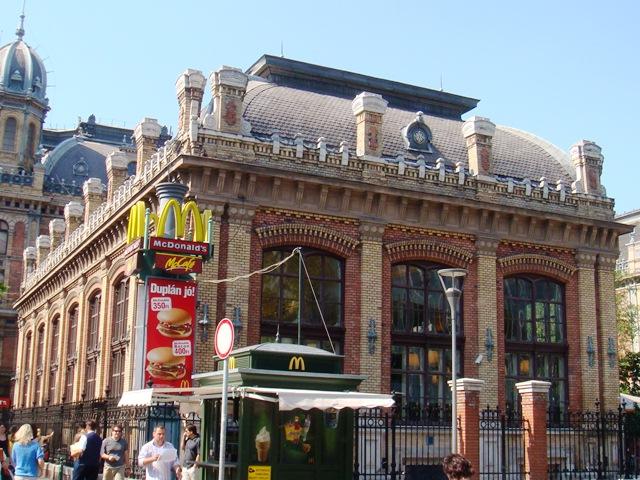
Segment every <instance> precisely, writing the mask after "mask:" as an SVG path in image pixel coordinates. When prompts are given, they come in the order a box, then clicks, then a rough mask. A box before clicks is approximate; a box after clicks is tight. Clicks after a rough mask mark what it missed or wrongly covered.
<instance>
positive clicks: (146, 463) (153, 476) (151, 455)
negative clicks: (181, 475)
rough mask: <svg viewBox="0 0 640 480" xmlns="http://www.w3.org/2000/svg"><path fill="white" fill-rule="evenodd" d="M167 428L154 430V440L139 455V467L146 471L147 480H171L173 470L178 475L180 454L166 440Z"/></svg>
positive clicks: (159, 426)
mask: <svg viewBox="0 0 640 480" xmlns="http://www.w3.org/2000/svg"><path fill="white" fill-rule="evenodd" d="M165 433H166V432H165V428H164V427H163V426H161V425H158V426H157V427H156V428H154V429H153V440H151V441H150V442H148V443H145V444H144V445H143V446H142V448H141V449H140V455H138V465H139V466H141V467H144V468H145V470H146V480H171V469H172V468H173V469H175V470H176V474H177V473H178V467H179V466H180V463H179V462H178V452H177V450H176V449H175V448H174V446H173V445H172V444H171V443H169V442H166V441H165V440H164V436H165Z"/></svg>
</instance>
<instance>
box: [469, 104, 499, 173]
mask: <svg viewBox="0 0 640 480" xmlns="http://www.w3.org/2000/svg"><path fill="white" fill-rule="evenodd" d="M495 132H496V126H495V124H493V123H492V122H491V120H489V119H488V118H484V117H471V118H470V119H469V120H467V121H466V122H464V124H463V125H462V135H463V136H464V138H465V140H466V142H467V155H468V158H469V172H470V173H471V175H477V176H480V177H492V176H493V158H492V153H491V143H492V138H493V135H494V134H495Z"/></svg>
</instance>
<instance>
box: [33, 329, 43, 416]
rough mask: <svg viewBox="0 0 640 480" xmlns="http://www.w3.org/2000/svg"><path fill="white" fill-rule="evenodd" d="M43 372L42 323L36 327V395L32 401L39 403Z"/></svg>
mask: <svg viewBox="0 0 640 480" xmlns="http://www.w3.org/2000/svg"><path fill="white" fill-rule="evenodd" d="M43 374H44V324H42V325H40V328H38V346H37V349H36V395H35V398H34V401H35V402H37V403H40V401H41V399H40V393H41V392H42V382H43V379H44V377H43Z"/></svg>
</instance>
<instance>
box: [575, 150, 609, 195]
mask: <svg viewBox="0 0 640 480" xmlns="http://www.w3.org/2000/svg"><path fill="white" fill-rule="evenodd" d="M569 153H570V155H571V160H572V161H573V165H574V167H575V168H576V181H575V182H574V183H573V184H572V186H573V191H574V192H578V193H588V194H591V195H606V192H605V191H604V187H603V186H602V185H601V183H600V176H601V175H602V165H603V163H604V157H603V156H602V150H601V148H600V147H599V146H598V145H597V144H595V143H594V142H590V141H589V140H581V141H579V142H578V143H576V144H574V145H573V146H572V147H571V150H570V152H569Z"/></svg>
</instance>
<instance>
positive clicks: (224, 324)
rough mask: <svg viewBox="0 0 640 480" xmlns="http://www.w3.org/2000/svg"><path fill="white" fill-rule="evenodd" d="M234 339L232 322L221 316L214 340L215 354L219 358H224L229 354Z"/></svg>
mask: <svg viewBox="0 0 640 480" xmlns="http://www.w3.org/2000/svg"><path fill="white" fill-rule="evenodd" d="M234 339H235V332H234V329H233V323H232V322H231V320H229V319H228V318H223V319H222V320H220V321H219V322H218V326H217V327H216V336H215V340H214V344H215V349H216V355H217V356H218V358H219V359H220V360H224V359H225V358H227V357H228V356H229V354H230V353H231V350H233V342H234Z"/></svg>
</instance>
